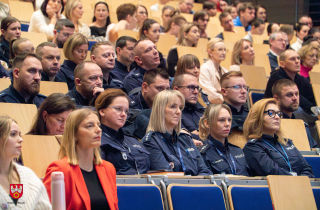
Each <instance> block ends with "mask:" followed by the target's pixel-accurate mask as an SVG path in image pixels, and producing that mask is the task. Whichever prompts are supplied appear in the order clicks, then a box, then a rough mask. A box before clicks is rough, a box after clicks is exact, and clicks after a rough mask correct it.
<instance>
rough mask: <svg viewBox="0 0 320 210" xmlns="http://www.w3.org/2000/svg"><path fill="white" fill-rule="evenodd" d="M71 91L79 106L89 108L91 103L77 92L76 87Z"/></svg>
mask: <svg viewBox="0 0 320 210" xmlns="http://www.w3.org/2000/svg"><path fill="white" fill-rule="evenodd" d="M72 91H73V92H74V95H75V97H76V100H77V101H79V103H80V105H83V106H90V104H91V103H90V102H91V101H89V100H87V99H86V98H85V97H84V96H83V95H81V93H79V92H78V91H77V89H76V87H74V88H73V90H72Z"/></svg>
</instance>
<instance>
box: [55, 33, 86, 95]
mask: <svg viewBox="0 0 320 210" xmlns="http://www.w3.org/2000/svg"><path fill="white" fill-rule="evenodd" d="M88 47H89V41H88V39H87V38H86V37H85V36H84V35H82V34H73V35H71V36H70V37H69V38H68V39H67V41H66V43H65V44H64V46H63V54H64V57H65V60H64V61H63V64H62V65H61V67H60V71H59V72H58V74H57V77H58V78H59V79H60V80H61V82H65V83H67V84H68V89H69V90H72V89H73V88H74V69H75V68H76V66H77V65H78V64H79V63H81V62H82V61H84V60H85V59H86V57H87V53H88Z"/></svg>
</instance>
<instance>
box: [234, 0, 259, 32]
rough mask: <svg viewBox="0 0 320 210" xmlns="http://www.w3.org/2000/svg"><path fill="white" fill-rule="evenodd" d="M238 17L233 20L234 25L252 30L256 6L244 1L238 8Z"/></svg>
mask: <svg viewBox="0 0 320 210" xmlns="http://www.w3.org/2000/svg"><path fill="white" fill-rule="evenodd" d="M238 15H239V16H238V17H236V19H234V20H233V23H234V26H243V27H244V28H245V31H250V30H251V25H250V23H251V21H252V20H253V19H254V17H255V9H254V6H253V5H252V4H251V3H250V2H246V3H243V4H242V5H241V6H240V7H239V10H238Z"/></svg>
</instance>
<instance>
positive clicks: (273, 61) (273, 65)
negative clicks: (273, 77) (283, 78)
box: [267, 52, 279, 71]
mask: <svg viewBox="0 0 320 210" xmlns="http://www.w3.org/2000/svg"><path fill="white" fill-rule="evenodd" d="M267 55H268V57H269V61H270V66H271V71H274V70H276V68H278V67H279V64H278V59H277V56H274V55H272V54H271V53H270V52H269V53H268V54H267Z"/></svg>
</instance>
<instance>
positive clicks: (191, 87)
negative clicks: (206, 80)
mask: <svg viewBox="0 0 320 210" xmlns="http://www.w3.org/2000/svg"><path fill="white" fill-rule="evenodd" d="M182 87H185V88H188V90H189V91H190V92H194V90H195V89H197V91H198V92H199V93H200V92H201V91H202V88H200V87H199V86H194V85H188V86H178V88H182Z"/></svg>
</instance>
